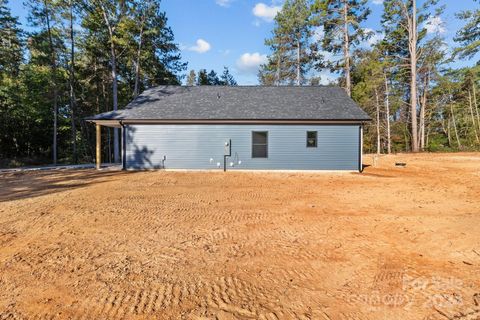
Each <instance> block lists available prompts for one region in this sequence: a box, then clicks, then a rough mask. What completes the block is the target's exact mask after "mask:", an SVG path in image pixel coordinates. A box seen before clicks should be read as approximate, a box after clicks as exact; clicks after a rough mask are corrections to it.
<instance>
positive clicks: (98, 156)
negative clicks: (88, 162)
mask: <svg viewBox="0 0 480 320" xmlns="http://www.w3.org/2000/svg"><path fill="white" fill-rule="evenodd" d="M87 121H88V122H90V123H93V124H94V125H95V169H97V170H100V169H101V168H102V167H105V166H106V167H111V166H112V163H110V162H108V163H104V165H103V166H102V127H105V128H114V129H116V130H120V134H119V136H120V146H121V147H120V148H119V151H120V158H121V163H120V165H121V168H122V169H125V164H126V157H125V130H124V125H123V123H122V121H121V120H87ZM114 143H115V142H114ZM116 164H117V163H116ZM117 165H118V164H117Z"/></svg>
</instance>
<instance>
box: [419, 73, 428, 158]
mask: <svg viewBox="0 0 480 320" xmlns="http://www.w3.org/2000/svg"><path fill="white" fill-rule="evenodd" d="M427 72H428V71H427ZM429 78H430V77H429V75H428V74H427V75H426V76H425V80H424V83H423V86H424V88H423V92H422V100H421V102H420V123H419V124H420V128H419V130H420V136H419V142H420V149H421V150H422V151H423V150H425V110H426V107H427V93H428V86H429V84H430V80H429Z"/></svg>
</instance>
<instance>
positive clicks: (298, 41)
mask: <svg viewBox="0 0 480 320" xmlns="http://www.w3.org/2000/svg"><path fill="white" fill-rule="evenodd" d="M300 69H301V65H300V39H297V86H299V85H300V84H301V80H300V73H301V72H300Z"/></svg>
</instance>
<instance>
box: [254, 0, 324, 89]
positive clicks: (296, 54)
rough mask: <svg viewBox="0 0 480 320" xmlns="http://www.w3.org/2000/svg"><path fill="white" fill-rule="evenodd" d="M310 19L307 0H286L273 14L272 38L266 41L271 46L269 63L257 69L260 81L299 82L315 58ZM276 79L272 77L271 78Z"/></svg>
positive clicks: (304, 78)
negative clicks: (278, 10) (275, 13)
mask: <svg viewBox="0 0 480 320" xmlns="http://www.w3.org/2000/svg"><path fill="white" fill-rule="evenodd" d="M311 36H312V21H311V11H310V3H309V2H308V1H307V0H287V1H285V3H284V4H283V7H282V10H281V11H280V12H279V13H278V14H277V16H276V17H275V28H274V30H273V35H272V38H270V39H267V40H266V41H265V43H266V44H267V45H268V46H269V47H270V48H271V50H272V54H271V55H270V56H269V58H268V59H269V62H268V64H266V65H262V66H261V69H260V71H259V79H260V81H261V82H263V83H265V82H267V81H268V82H270V83H275V84H276V85H280V84H283V83H286V84H296V85H302V84H305V83H306V82H307V79H306V74H307V73H308V71H309V70H310V69H311V67H312V65H313V62H314V59H315V58H316V53H317V50H316V46H315V44H313V43H311ZM273 79H275V80H273Z"/></svg>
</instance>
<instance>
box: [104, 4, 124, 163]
mask: <svg viewBox="0 0 480 320" xmlns="http://www.w3.org/2000/svg"><path fill="white" fill-rule="evenodd" d="M100 8H101V9H102V14H103V19H104V20H105V25H106V26H107V29H108V34H109V37H110V39H109V40H110V63H111V68H112V100H113V111H117V110H118V82H117V81H118V79H117V55H116V51H115V42H114V27H113V26H112V25H111V23H110V20H109V18H108V14H107V10H106V9H105V7H104V6H103V4H101V3H100ZM119 147H120V146H119V134H118V128H114V129H113V160H114V162H115V163H118V162H120V149H119Z"/></svg>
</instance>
